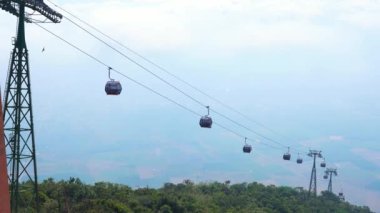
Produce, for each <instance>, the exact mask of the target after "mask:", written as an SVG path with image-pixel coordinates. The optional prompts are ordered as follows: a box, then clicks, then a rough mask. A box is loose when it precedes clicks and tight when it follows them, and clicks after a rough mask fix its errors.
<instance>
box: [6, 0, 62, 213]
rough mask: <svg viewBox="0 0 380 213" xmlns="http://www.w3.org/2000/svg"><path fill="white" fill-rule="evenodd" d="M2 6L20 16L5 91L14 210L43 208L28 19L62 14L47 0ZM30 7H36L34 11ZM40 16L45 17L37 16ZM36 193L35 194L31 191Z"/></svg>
mask: <svg viewBox="0 0 380 213" xmlns="http://www.w3.org/2000/svg"><path fill="white" fill-rule="evenodd" d="M0 8H1V9H3V10H5V11H7V12H10V13H11V14H13V15H16V16H17V17H18V25H17V35H16V39H15V42H14V44H13V45H14V46H13V51H12V53H11V60H10V64H9V70H8V73H7V79H6V87H5V95H4V111H3V122H4V144H5V150H6V161H7V169H8V183H9V191H10V207H11V212H19V211H20V210H21V208H22V210H23V211H26V212H30V211H31V210H32V209H36V210H37V212H38V211H39V199H38V175H37V162H36V147H35V138H34V123H33V110H32V94H31V83H30V71H29V57H28V49H27V45H26V41H25V22H34V21H36V22H46V20H49V22H53V23H58V22H59V21H60V20H61V18H62V15H61V14H59V13H57V12H55V11H54V10H52V9H51V8H50V7H48V6H47V5H46V4H45V3H44V2H43V0H0ZM26 9H28V10H32V12H31V13H28V12H26ZM35 12H38V13H39V14H40V15H39V16H38V17H44V18H45V21H43V20H42V21H41V20H35V19H33V15H34V14H36V13H35ZM30 194H32V195H33V196H32V198H30V196H28V195H30Z"/></svg>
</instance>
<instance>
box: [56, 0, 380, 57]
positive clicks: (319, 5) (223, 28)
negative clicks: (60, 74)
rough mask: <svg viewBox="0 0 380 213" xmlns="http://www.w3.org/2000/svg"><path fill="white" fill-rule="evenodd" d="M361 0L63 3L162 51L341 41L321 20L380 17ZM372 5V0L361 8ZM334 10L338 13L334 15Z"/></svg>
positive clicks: (134, 41) (105, 27)
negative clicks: (335, 0) (359, 2)
mask: <svg viewBox="0 0 380 213" xmlns="http://www.w3.org/2000/svg"><path fill="white" fill-rule="evenodd" d="M357 5H358V2H356V1H349V2H348V3H343V2H342V5H340V4H335V3H331V2H329V1H307V2H305V1H301V0H286V1H280V0H272V1H236V0H218V1H216V0H210V1H200V0H195V1H194V0H193V1H188V0H182V1H152V0H150V1H134V2H124V1H104V2H100V3H99V2H97V3H96V4H95V3H74V4H72V3H71V4H66V5H63V6H64V7H65V8H67V9H68V10H69V11H72V12H74V13H75V14H80V16H81V17H84V19H86V20H89V21H90V22H91V23H93V24H95V25H97V26H99V28H101V29H103V30H104V31H106V32H107V33H109V34H111V35H113V36H115V37H117V38H118V39H119V40H121V41H123V42H125V43H127V44H132V45H130V46H134V47H139V48H140V49H150V50H156V49H158V50H161V51H162V50H175V49H188V48H191V47H198V48H210V49H214V50H215V49H216V50H218V49H219V50H225V51H226V52H228V51H231V50H236V49H242V48H251V47H273V46H276V47H278V46H283V45H301V46H311V47H320V46H321V45H324V46H329V47H331V45H334V44H335V45H339V44H337V43H339V42H341V41H342V38H346V37H347V35H344V34H345V32H344V31H341V30H338V28H334V27H333V26H330V25H329V23H328V22H327V23H324V24H321V23H320V22H319V21H318V20H319V19H321V20H323V19H326V18H327V19H330V21H332V22H333V21H334V20H343V21H345V22H347V23H353V22H359V21H357V20H362V23H363V25H368V24H369V22H367V21H366V20H367V19H368V20H380V19H376V17H374V15H376V14H377V13H375V12H373V11H376V10H372V12H371V11H369V12H367V10H364V11H363V10H359V9H355V8H356V7H359V6H357ZM372 5H373V3H371V2H367V3H366V4H360V7H359V8H368V7H370V6H372ZM340 7H342V8H340ZM352 11H354V12H352ZM332 12H334V13H337V14H336V15H333V16H332V17H330V15H329V13H332ZM359 12H360V13H359ZM355 17H359V18H355ZM360 17H362V18H360ZM363 17H366V18H363ZM355 20H356V21H355ZM370 25H371V26H372V25H375V23H372V24H370Z"/></svg>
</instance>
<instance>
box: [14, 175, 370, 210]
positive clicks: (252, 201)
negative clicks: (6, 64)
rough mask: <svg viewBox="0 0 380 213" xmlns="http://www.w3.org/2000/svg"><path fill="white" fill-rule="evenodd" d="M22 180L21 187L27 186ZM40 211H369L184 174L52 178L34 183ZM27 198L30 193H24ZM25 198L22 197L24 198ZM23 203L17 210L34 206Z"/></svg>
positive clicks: (291, 191)
mask: <svg viewBox="0 0 380 213" xmlns="http://www.w3.org/2000/svg"><path fill="white" fill-rule="evenodd" d="M26 187H28V186H27V183H24V184H23V186H21V188H26ZM39 190H40V192H39V198H40V203H41V207H40V210H41V212H48V213H53V212H67V213H72V212H81V213H82V212H93V213H95V212H137V213H138V212H141V213H142V212H143V213H149V212H159V213H164V212H166V213H169V212H176V213H177V212H178V213H181V212H189V213H190V212H191V213H195V212H239V213H245V212H247V213H248V212H257V213H259V212H278V213H285V212H289V213H293V212H305V213H309V212H338V213H340V212H342V213H343V212H355V213H360V212H371V211H370V209H369V208H368V207H358V206H354V205H351V204H349V203H348V202H343V201H340V200H339V198H338V197H337V196H336V195H334V194H331V193H328V192H323V193H322V194H321V195H320V196H318V197H316V198H308V196H307V195H308V194H307V191H304V190H302V189H295V188H290V187H276V186H273V185H269V186H265V185H263V184H259V183H256V182H253V183H241V184H232V185H230V184H229V183H228V182H226V183H218V182H213V183H199V184H194V183H193V182H191V181H190V180H185V181H184V182H183V183H180V184H172V183H166V184H164V186H163V187H161V188H159V189H153V188H147V187H146V188H140V189H135V190H133V189H132V188H131V187H129V186H126V185H121V184H113V183H107V182H99V183H95V184H94V185H88V184H84V183H83V182H82V181H81V180H80V179H77V178H70V179H69V180H62V181H54V180H53V179H51V178H50V179H47V180H45V181H43V182H42V183H41V184H40V185H39ZM26 197H29V198H31V196H26ZM24 201H25V203H28V201H27V200H24ZM33 211H34V209H32V208H31V207H26V206H24V207H22V212H33Z"/></svg>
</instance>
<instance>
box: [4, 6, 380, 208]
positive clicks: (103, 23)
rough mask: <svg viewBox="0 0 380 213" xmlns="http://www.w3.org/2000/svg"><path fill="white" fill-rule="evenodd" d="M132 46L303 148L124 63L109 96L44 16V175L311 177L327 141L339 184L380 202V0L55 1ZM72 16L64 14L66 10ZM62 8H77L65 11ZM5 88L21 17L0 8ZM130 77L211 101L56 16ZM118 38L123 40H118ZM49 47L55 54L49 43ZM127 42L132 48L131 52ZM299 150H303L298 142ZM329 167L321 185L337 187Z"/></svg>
mask: <svg viewBox="0 0 380 213" xmlns="http://www.w3.org/2000/svg"><path fill="white" fill-rule="evenodd" d="M55 2H56V3H58V4H59V5H61V6H62V7H64V8H66V9H67V10H69V11H70V12H72V13H74V14H77V15H79V16H80V17H81V18H83V19H85V20H87V21H88V22H90V23H91V24H93V25H95V26H96V27H98V28H100V29H102V30H103V31H104V32H106V33H107V34H110V35H112V36H113V37H115V38H116V39H118V40H119V41H121V42H123V43H124V44H125V45H127V46H128V47H130V48H132V49H134V50H136V51H138V52H139V53H140V54H142V55H144V56H146V57H148V58H149V59H151V60H153V61H155V62H156V63H158V64H159V65H161V66H163V67H165V68H166V69H167V70H169V71H170V72H172V73H174V74H175V75H178V76H179V77H181V78H183V79H185V80H187V81H188V82H190V83H192V84H193V85H195V86H197V87H198V88H200V89H202V90H203V91H205V92H206V93H208V94H209V95H211V96H213V97H216V98H217V99H219V100H221V101H223V102H224V103H226V104H228V105H230V106H232V107H234V108H236V109H237V110H239V111H240V112H242V113H244V114H247V115H248V116H249V117H250V118H252V119H253V120H255V121H257V122H260V123H262V124H264V125H265V126H267V127H269V128H270V129H272V130H275V132H276V133H273V132H272V131H269V130H268V129H265V128H263V127H262V126H259V125H257V124H255V123H252V122H250V121H248V120H246V119H244V118H242V117H241V116H239V115H238V114H236V113H234V112H231V111H229V110H228V109H226V108H224V107H223V106H221V105H220V104H218V103H216V102H214V101H212V100H210V99H209V98H207V97H205V96H203V95H202V94H200V93H198V92H197V91H194V90H192V89H191V88H189V87H188V86H186V85H183V84H181V83H180V82H178V81H176V80H175V79H174V78H172V77H170V76H169V75H167V74H165V73H163V72H162V71H160V70H159V69H157V68H155V67H153V66H151V65H150V64H148V63H146V62H144V61H143V60H141V59H139V58H138V57H136V56H134V55H133V54H132V53H130V52H128V51H125V54H127V55H128V56H130V57H132V58H133V59H135V60H137V61H138V62H139V63H141V64H143V65H144V66H146V67H148V68H149V69H151V70H152V71H154V72H155V73H156V74H158V75H160V76H162V77H163V78H165V79H166V80H168V81H170V82H171V83H173V84H174V85H176V86H178V87H179V88H181V89H182V90H184V91H186V92H187V93H188V94H190V95H192V96H193V97H195V98H196V99H198V100H200V101H201V102H202V103H204V104H207V105H210V106H211V107H212V109H215V110H217V111H218V112H222V113H224V114H225V115H227V116H229V117H231V118H233V119H235V120H237V121H238V122H240V123H241V124H243V125H246V126H249V127H250V128H251V129H253V130H255V131H257V132H259V133H261V134H263V135H265V136H266V137H269V138H271V139H274V140H276V141H279V142H281V143H282V144H284V145H286V146H291V147H293V148H292V149H291V151H292V154H293V156H292V161H291V162H285V161H283V160H282V154H283V152H285V151H286V149H283V150H278V149H272V148H270V147H268V146H265V145H264V143H268V144H271V145H273V146H276V144H273V143H271V142H270V141H268V140H266V139H264V138H261V137H258V136H257V135H254V134H252V133H251V132H249V131H246V130H245V129H243V128H241V127H239V126H236V125H235V124H233V123H231V122H229V121H227V120H225V119H223V118H222V117H220V116H217V115H215V114H213V115H212V117H213V119H214V120H215V121H216V122H218V123H220V124H222V125H224V126H226V127H228V128H230V129H232V130H234V131H236V132H238V133H239V134H241V135H244V136H246V137H249V138H251V139H253V140H256V143H253V142H252V145H253V154H251V155H247V154H243V153H242V146H243V144H244V140H243V138H240V137H237V136H235V135H234V134H231V133H230V132H227V131H225V130H224V129H222V128H220V127H218V126H214V127H213V128H212V129H201V128H200V127H199V124H198V122H199V117H197V116H194V115H193V114H191V113H189V112H187V111H185V110H183V109H181V108H179V107H178V106H176V105H174V104H172V103H170V102H168V101H167V100H165V99H163V98H161V97H159V96H157V95H155V94H153V93H151V92H149V91H147V90H145V89H144V88H142V87H140V86H138V85H136V84H134V83H133V82H131V81H128V80H127V79H126V78H124V77H122V76H120V75H117V74H113V76H112V77H113V78H115V79H118V80H120V81H121V83H122V85H123V91H122V94H121V95H120V96H118V97H109V96H106V95H105V92H104V85H105V82H106V81H107V79H108V76H107V69H106V68H105V67H103V66H101V65H99V64H97V63H96V62H94V61H93V60H91V59H89V58H88V57H87V56H85V55H83V54H81V53H79V52H78V51H76V50H75V49H73V48H71V47H69V46H67V45H66V44H64V43H63V42H61V41H60V40H58V39H57V38H55V37H53V36H51V35H50V34H48V33H47V32H45V31H44V30H42V29H40V28H39V27H38V26H36V25H33V24H29V25H27V30H26V31H27V43H28V48H29V53H30V67H31V74H32V75H31V80H32V92H33V104H34V105H33V107H34V119H35V132H36V135H35V137H36V143H37V144H36V146H37V153H38V154H37V155H38V156H37V160H38V171H39V178H40V180H42V179H44V178H47V177H54V178H56V179H61V178H68V177H70V176H74V177H80V178H81V179H83V180H84V181H85V182H87V183H93V182H95V181H112V182H118V183H124V184H128V185H130V186H132V187H138V186H146V185H149V186H154V187H156V186H161V185H162V184H163V183H164V182H169V181H170V182H181V181H182V180H183V179H192V180H194V181H210V180H218V181H225V180H231V181H232V182H243V181H246V182H252V181H258V182H262V183H265V184H276V185H289V186H302V187H304V188H308V184H309V178H310V171H311V159H310V158H308V157H307V156H305V155H303V156H302V157H303V158H304V160H305V162H304V164H302V165H297V164H296V163H295V159H296V156H297V152H298V151H302V152H307V151H308V149H309V148H312V149H321V150H322V151H323V154H324V156H325V157H326V162H327V164H328V166H329V167H336V168H338V176H337V177H334V180H333V190H334V192H335V193H338V192H340V191H341V190H343V192H344V193H345V195H346V199H347V200H348V201H350V202H353V203H355V204H359V205H368V206H370V207H371V208H372V209H373V210H376V211H380V204H379V202H378V200H380V148H379V145H378V142H379V140H380V135H379V133H378V132H379V131H378V126H379V124H380V113H379V112H380V94H379V92H378V91H380V80H379V79H380V73H379V71H378V70H377V69H378V68H379V67H380V60H379V59H378V58H379V56H380V1H378V0H335V1H331V0H318V1H317V0H312V1H304V0H250V1H249V0H207V1H205V0H177V1H160V0H134V1H133V0H131V1H103V0H98V1H81V2H80V3H78V1H72V0H70V1H69V0H66V1H65V0H59V1H55ZM62 13H63V12H62ZM63 15H66V14H65V13H63ZM0 25H1V26H2V27H1V30H0V39H1V40H2V41H3V42H1V43H0V52H1V55H0V56H1V57H0V65H1V66H0V70H1V76H0V77H1V78H0V82H1V87H2V88H4V84H5V76H6V71H7V67H8V60H9V52H10V51H11V49H12V45H11V44H12V43H11V37H12V36H14V35H15V26H16V19H15V17H12V16H11V15H10V14H8V13H5V12H3V11H2V12H1V13H0ZM43 26H44V27H46V28H48V29H49V30H51V31H53V32H54V33H57V34H58V35H60V36H62V37H63V38H65V39H67V40H69V41H70V42H72V43H74V44H76V45H78V46H79V47H80V48H83V49H84V50H86V51H88V52H89V53H91V54H93V55H94V56H96V57H98V58H99V59H101V60H103V61H105V62H106V63H107V64H109V65H110V66H112V67H114V68H115V69H117V70H120V71H122V72H123V73H124V74H126V75H128V76H130V77H132V78H134V79H136V80H138V81H140V82H142V83H144V84H146V85H148V86H149V87H151V88H153V89H155V90H157V91H158V92H160V93H162V94H165V95H166V96H168V97H170V98H172V99H174V100H176V101H178V102H180V103H181V104H183V105H185V106H187V107H188V108H190V109H192V110H194V111H196V112H197V113H200V114H205V113H206V109H205V108H202V107H201V106H200V105H198V104H197V103H195V102H193V101H192V100H190V99H188V98H187V97H185V96H184V95H182V94H180V93H178V92H176V91H175V90H173V89H171V88H170V87H168V86H167V85H165V84H163V83H162V82H160V81H158V80H157V79H155V78H154V77H153V76H152V75H149V74H147V73H146V72H144V71H143V70H142V69H141V68H139V67H138V66H136V65H134V64H133V63H131V62H129V61H127V60H125V58H123V57H121V56H120V55H118V54H117V53H115V52H114V51H112V50H111V49H110V48H108V47H106V46H105V45H103V44H102V43H100V42H98V41H96V40H94V39H93V38H92V37H90V36H88V35H87V34H85V33H84V32H83V31H81V30H79V29H78V28H76V27H75V26H74V25H73V24H71V23H70V22H69V21H67V20H65V19H63V21H62V23H61V24H57V25H55V24H44V25H43ZM110 44H112V45H114V46H115V47H118V46H117V45H116V44H114V43H112V42H110ZM42 48H45V52H41V50H42ZM123 51H124V50H123ZM296 150H297V151H296ZM322 176H323V170H322V169H321V168H320V167H318V189H319V190H325V189H327V181H326V180H324V179H323V178H322Z"/></svg>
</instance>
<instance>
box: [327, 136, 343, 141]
mask: <svg viewBox="0 0 380 213" xmlns="http://www.w3.org/2000/svg"><path fill="white" fill-rule="evenodd" d="M329 140H330V141H343V140H344V137H343V136H342V135H330V136H329Z"/></svg>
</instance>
